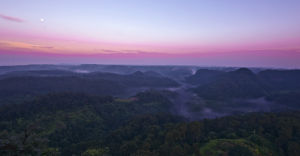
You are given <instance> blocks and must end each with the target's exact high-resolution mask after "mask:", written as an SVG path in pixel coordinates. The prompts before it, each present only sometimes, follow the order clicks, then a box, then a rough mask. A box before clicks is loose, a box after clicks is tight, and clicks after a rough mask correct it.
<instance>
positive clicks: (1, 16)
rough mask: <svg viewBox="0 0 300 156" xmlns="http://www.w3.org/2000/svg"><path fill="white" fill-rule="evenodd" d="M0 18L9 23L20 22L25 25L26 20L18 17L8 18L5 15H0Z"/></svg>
mask: <svg viewBox="0 0 300 156" xmlns="http://www.w3.org/2000/svg"><path fill="white" fill-rule="evenodd" d="M0 18H2V19H4V20H7V21H11V22H18V23H23V22H24V20H23V19H21V18H18V17H12V16H7V15H3V14H0Z"/></svg>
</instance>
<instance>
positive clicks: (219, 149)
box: [0, 92, 300, 156]
mask: <svg viewBox="0 0 300 156" xmlns="http://www.w3.org/2000/svg"><path fill="white" fill-rule="evenodd" d="M171 106H172V105H171V103H170V101H169V100H168V99H167V98H165V97H164V96H162V95H161V94H160V93H159V92H142V93H139V94H137V95H136V96H134V97H132V98H128V99H119V98H113V97H109V96H108V97H99V96H89V95H84V94H69V93H68V94H66V93H64V94H50V95H46V96H42V97H38V98H36V99H35V100H33V101H28V102H24V103H22V104H16V105H4V106H1V107H0V140H1V142H0V152H1V154H2V155H9V154H11V155H22V154H23V155H37V154H41V153H43V154H44V155H73V154H76V155H80V154H82V155H93V154H96V155H121V156H127V155H143V156H144V155H149V156H150V155H151V156H152V155H162V156H166V155H170V156H181V155H182V156H184V155H213V156H214V155H216V156H217V155H240V154H242V155H249V156H250V155H254V156H260V155H296V154H297V153H299V152H300V151H299V149H300V133H299V132H300V116H299V112H286V113H252V114H248V115H239V116H232V117H223V118H217V119H211V120H207V119H205V120H201V121H194V122H188V121H186V120H185V119H183V118H182V117H178V116H174V115H170V107H171Z"/></svg>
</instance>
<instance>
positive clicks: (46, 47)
mask: <svg viewBox="0 0 300 156" xmlns="http://www.w3.org/2000/svg"><path fill="white" fill-rule="evenodd" d="M32 47H33V48H43V49H53V48H54V47H52V46H40V45H34V46H32Z"/></svg>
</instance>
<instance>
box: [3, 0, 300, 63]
mask: <svg viewBox="0 0 300 156" xmlns="http://www.w3.org/2000/svg"><path fill="white" fill-rule="evenodd" d="M13 1H15V0H11V1H8V0H5V1H4V2H2V5H1V6H0V10H2V11H1V12H0V65H15V64H36V63H38V64H44V63H47V64H49V63H51V64H52V63H54V64H60V63H67V64H68V63H72V64H80V63H98V64H158V65H167V64H173V65H201V66H251V67H284V68H299V67H300V54H299V53H300V27H299V25H300V18H299V16H298V15H299V14H300V11H299V10H300V5H298V4H299V3H298V2H285V3H282V2H281V1H272V2H273V3H272V4H273V5H272V6H270V3H268V2H261V1H256V0H254V1H246V2H245V3H240V2H238V1H235V2H231V3H223V2H206V3H200V2H199V1H191V2H189V3H187V2H185V3H183V2H179V1H170V3H169V2H160V3H158V2H157V3H149V4H148V2H147V3H141V2H140V1H134V0H133V1H130V2H128V3H124V2H122V1H120V3H119V4H115V3H111V2H109V1H103V2H98V1H92V0H91V1H87V2H77V1H74V2H72V3H70V2H61V1H56V0H54V1H45V2H37V1H33V0H28V2H27V3H25V2H19V1H18V3H24V4H23V5H21V4H20V5H17V6H16V5H15V3H16V2H13ZM171 2H172V3H171ZM270 2H271V1H270ZM178 8H180V9H182V11H180V10H178ZM53 10H56V11H53ZM153 10H155V12H153Z"/></svg>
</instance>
